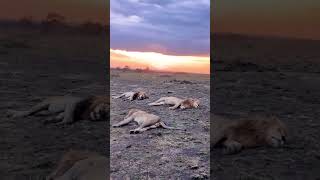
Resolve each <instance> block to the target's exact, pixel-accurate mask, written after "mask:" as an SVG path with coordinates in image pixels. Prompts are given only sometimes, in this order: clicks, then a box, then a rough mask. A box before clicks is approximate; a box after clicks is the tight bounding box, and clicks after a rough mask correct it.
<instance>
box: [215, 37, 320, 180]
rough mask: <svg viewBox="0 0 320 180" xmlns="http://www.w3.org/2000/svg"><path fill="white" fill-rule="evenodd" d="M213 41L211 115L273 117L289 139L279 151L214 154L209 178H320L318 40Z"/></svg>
mask: <svg viewBox="0 0 320 180" xmlns="http://www.w3.org/2000/svg"><path fill="white" fill-rule="evenodd" d="M214 43H215V45H214V47H215V48H216V49H214V50H213V52H212V53H213V55H214V61H213V66H214V75H213V81H212V84H211V88H212V89H211V90H212V93H213V94H212V99H211V101H212V107H213V110H212V112H213V113H215V114H219V115H224V116H226V117H229V118H233V119H234V120H237V119H239V117H246V116H250V115H254V114H258V115H270V114H273V115H276V116H278V117H279V118H280V119H281V120H283V121H284V122H285V123H286V124H287V125H288V127H289V131H290V136H291V137H290V139H289V142H288V144H287V145H285V146H284V147H283V148H279V149H273V148H257V149H250V150H245V151H242V152H241V153H239V154H236V155H222V154H221V151H220V150H219V149H214V150H212V151H211V173H212V175H213V176H212V178H213V179H214V180H225V179H226V180H229V179H231V180H234V179H250V180H260V179H263V180H269V179H270V180H278V179H279V180H292V179H297V180H300V179H310V180H314V179H320V171H319V169H320V144H319V139H320V131H319V130H320V120H319V116H320V51H319V47H320V42H319V41H309V40H286V39H277V38H252V37H251V38H250V37H244V36H238V35H227V34H225V35H223V34H220V35H218V36H215V37H214ZM212 121H214V119H212Z"/></svg>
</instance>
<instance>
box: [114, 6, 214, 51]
mask: <svg viewBox="0 0 320 180" xmlns="http://www.w3.org/2000/svg"><path fill="white" fill-rule="evenodd" d="M110 9H111V11H110V13H111V17H110V24H111V47H112V48H117V49H127V50H139V49H140V50H146V49H152V48H150V47H154V45H157V47H162V48H159V49H160V51H164V49H165V51H168V49H169V51H170V53H171V54H181V53H185V54H209V42H210V41H209V38H210V1H209V0H111V1H110ZM161 49H162V50H161Z"/></svg>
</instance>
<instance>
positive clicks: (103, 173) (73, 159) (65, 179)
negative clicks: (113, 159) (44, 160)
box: [46, 150, 108, 180]
mask: <svg viewBox="0 0 320 180" xmlns="http://www.w3.org/2000/svg"><path fill="white" fill-rule="evenodd" d="M107 163H108V158H107V157H105V156H102V155H100V154H98V153H96V152H89V151H78V150H70V151H68V152H67V153H65V154H64V155H63V157H62V159H61V160H60V162H59V163H58V165H57V167H56V169H55V170H54V171H53V172H52V173H50V174H49V175H48V176H47V177H46V180H74V179H77V180H88V179H90V180H91V179H92V180H105V179H106V178H107Z"/></svg>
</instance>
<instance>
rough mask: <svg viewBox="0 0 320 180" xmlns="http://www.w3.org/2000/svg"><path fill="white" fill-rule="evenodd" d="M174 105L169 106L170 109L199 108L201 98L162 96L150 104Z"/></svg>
mask: <svg viewBox="0 0 320 180" xmlns="http://www.w3.org/2000/svg"><path fill="white" fill-rule="evenodd" d="M166 104H168V105H173V106H171V107H169V109H171V110H172V109H177V108H178V107H180V109H187V108H198V107H199V104H200V100H198V99H192V98H188V99H180V98H177V97H162V98H160V99H159V100H157V101H155V102H153V103H149V104H148V105H149V106H160V105H166Z"/></svg>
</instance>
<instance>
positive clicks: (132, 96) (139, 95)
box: [114, 91, 149, 101]
mask: <svg viewBox="0 0 320 180" xmlns="http://www.w3.org/2000/svg"><path fill="white" fill-rule="evenodd" d="M121 97H125V98H127V99H128V100H130V101H133V100H136V99H137V100H144V99H148V98H149V96H148V95H147V93H145V92H144V91H130V92H125V93H122V94H121V95H119V96H116V97H114V99H118V98H121Z"/></svg>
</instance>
